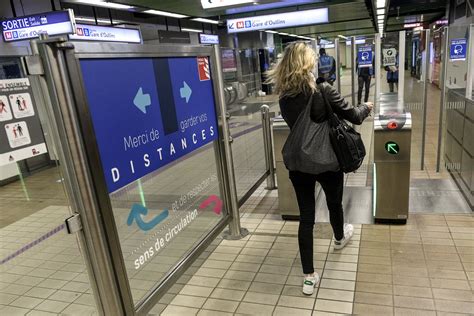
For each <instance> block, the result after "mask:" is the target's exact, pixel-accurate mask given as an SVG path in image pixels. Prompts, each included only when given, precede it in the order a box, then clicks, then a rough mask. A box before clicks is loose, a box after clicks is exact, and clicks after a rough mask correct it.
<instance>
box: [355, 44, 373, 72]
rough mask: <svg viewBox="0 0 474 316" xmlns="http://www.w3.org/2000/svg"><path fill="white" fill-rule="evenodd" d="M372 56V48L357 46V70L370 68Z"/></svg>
mask: <svg viewBox="0 0 474 316" xmlns="http://www.w3.org/2000/svg"><path fill="white" fill-rule="evenodd" d="M372 55H373V53H372V46H370V45H368V46H359V47H358V48H357V61H358V63H359V68H367V67H372V60H373V56H372Z"/></svg>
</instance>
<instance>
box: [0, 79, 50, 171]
mask: <svg viewBox="0 0 474 316" xmlns="http://www.w3.org/2000/svg"><path fill="white" fill-rule="evenodd" d="M0 135H1V136H0V137H1V138H0V166H4V165H7V164H10V163H14V162H17V161H20V160H23V159H27V158H30V157H33V156H37V155H40V154H44V153H46V152H47V150H46V144H45V142H44V135H43V130H42V129H41V122H40V120H39V118H38V115H37V113H36V105H35V104H34V101H33V97H32V92H31V86H30V81H29V80H28V79H27V78H22V79H7V80H0Z"/></svg>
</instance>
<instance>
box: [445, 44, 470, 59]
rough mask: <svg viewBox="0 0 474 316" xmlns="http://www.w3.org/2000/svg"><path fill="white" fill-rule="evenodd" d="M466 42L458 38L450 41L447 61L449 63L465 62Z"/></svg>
mask: <svg viewBox="0 0 474 316" xmlns="http://www.w3.org/2000/svg"><path fill="white" fill-rule="evenodd" d="M466 50H467V40H466V39H465V38H458V39H453V40H451V44H450V45H449V59H450V60H451V61H456V60H466Z"/></svg>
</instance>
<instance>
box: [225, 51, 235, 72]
mask: <svg viewBox="0 0 474 316" xmlns="http://www.w3.org/2000/svg"><path fill="white" fill-rule="evenodd" d="M221 56H222V72H233V71H237V60H236V59H235V52H234V50H233V49H223V50H221Z"/></svg>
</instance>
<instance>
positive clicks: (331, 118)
mask: <svg viewBox="0 0 474 316" xmlns="http://www.w3.org/2000/svg"><path fill="white" fill-rule="evenodd" d="M320 91H321V95H322V96H323V100H324V104H325V106H326V110H327V113H328V123H329V127H330V128H329V139H330V140H331V145H332V148H333V149H334V153H335V154H336V157H337V160H338V162H339V167H340V169H341V170H342V171H343V172H345V173H349V172H354V171H356V170H357V169H359V167H360V166H361V165H362V161H363V160H364V157H365V146H364V143H363V141H362V137H361V136H360V134H359V133H358V132H356V130H355V129H354V128H352V126H350V125H349V124H347V123H346V121H344V120H341V119H339V117H338V116H337V115H336V114H335V113H334V111H333V110H332V107H331V105H330V104H329V102H328V100H327V98H326V95H325V93H324V87H323V86H322V85H320Z"/></svg>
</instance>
